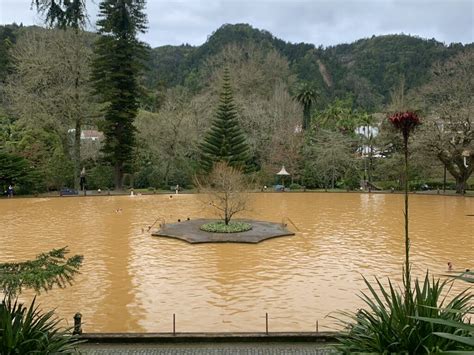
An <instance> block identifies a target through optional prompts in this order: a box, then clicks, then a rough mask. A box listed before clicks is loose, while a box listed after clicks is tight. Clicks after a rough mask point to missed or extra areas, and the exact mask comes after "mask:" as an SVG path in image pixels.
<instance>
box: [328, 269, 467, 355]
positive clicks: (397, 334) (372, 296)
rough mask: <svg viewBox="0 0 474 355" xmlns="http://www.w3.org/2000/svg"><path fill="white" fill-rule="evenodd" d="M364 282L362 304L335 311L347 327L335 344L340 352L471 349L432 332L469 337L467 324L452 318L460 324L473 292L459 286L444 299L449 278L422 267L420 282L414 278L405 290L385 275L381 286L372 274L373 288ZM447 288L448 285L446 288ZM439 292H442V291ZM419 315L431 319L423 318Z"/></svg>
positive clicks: (413, 352) (418, 351)
mask: <svg viewBox="0 0 474 355" xmlns="http://www.w3.org/2000/svg"><path fill="white" fill-rule="evenodd" d="M364 281H365V284H366V285H367V287H368V290H369V291H368V292H367V293H362V295H361V298H362V300H363V301H364V303H365V306H366V307H365V308H364V309H361V310H359V311H358V312H357V313H355V314H353V313H348V312H341V313H342V316H343V319H342V320H341V319H340V318H338V320H339V321H340V322H342V324H343V325H344V327H345V329H347V331H348V334H347V336H346V337H341V338H340V339H339V341H340V344H339V345H338V346H337V348H338V350H340V351H342V352H344V353H357V352H362V353H406V354H431V353H435V352H438V351H440V350H443V351H446V350H472V348H470V347H469V345H468V344H463V343H460V342H457V341H456V340H455V339H452V338H450V337H449V336H448V337H440V336H438V335H437V334H438V333H443V334H450V335H455V336H458V337H469V336H470V333H469V330H467V329H465V328H463V327H457V326H455V324H466V322H465V317H466V315H467V314H469V313H470V312H472V310H473V306H472V301H473V295H472V294H471V293H470V292H469V290H465V291H463V292H461V293H459V294H457V295H455V296H454V297H453V298H452V299H451V300H450V301H449V302H448V301H447V298H446V297H447V293H446V292H444V290H445V288H446V287H447V286H450V285H448V283H450V282H451V281H449V280H444V281H440V280H439V279H437V280H435V279H434V278H431V280H430V277H429V275H428V273H426V276H425V278H424V280H423V281H422V282H420V281H419V280H418V279H416V280H415V282H414V288H413V290H411V292H409V293H408V295H409V297H410V299H408V300H406V299H405V297H406V295H407V293H406V292H404V291H405V290H403V291H401V290H400V289H398V288H396V287H394V285H393V284H392V282H391V281H390V280H389V281H388V286H384V285H383V284H382V282H381V281H380V280H379V279H376V284H377V287H376V288H378V291H377V290H376V288H374V287H373V286H372V285H371V283H370V282H369V281H368V280H367V279H365V278H364ZM448 291H449V290H448ZM443 295H444V296H443ZM425 318H429V319H432V320H434V321H433V322H427V321H425Z"/></svg>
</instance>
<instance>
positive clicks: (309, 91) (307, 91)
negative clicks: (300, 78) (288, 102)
mask: <svg viewBox="0 0 474 355" xmlns="http://www.w3.org/2000/svg"><path fill="white" fill-rule="evenodd" d="M316 97H317V91H316V89H315V88H314V87H312V86H311V85H309V84H308V83H304V84H302V85H300V86H299V87H298V89H297V93H296V96H295V100H296V101H298V102H299V103H300V104H301V105H302V106H303V129H304V130H306V129H308V128H309V126H310V123H311V106H312V105H313V103H314V102H315V101H316Z"/></svg>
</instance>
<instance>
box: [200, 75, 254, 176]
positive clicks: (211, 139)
mask: <svg viewBox="0 0 474 355" xmlns="http://www.w3.org/2000/svg"><path fill="white" fill-rule="evenodd" d="M223 79H224V80H223V81H224V83H223V86H222V91H221V94H220V99H219V106H218V107H217V113H216V116H215V119H214V121H213V123H212V126H211V129H210V130H209V132H208V133H207V135H206V137H205V138H204V142H203V143H202V144H201V152H202V158H201V166H202V168H203V169H204V170H205V171H207V172H209V171H210V170H211V169H212V167H213V165H214V163H216V162H218V161H225V162H227V163H228V164H229V165H230V166H232V167H236V168H239V169H245V168H246V163H247V161H248V159H249V147H248V145H247V141H246V138H245V135H244V133H243V131H242V129H241V128H240V126H239V122H238V120H237V111H236V108H235V104H234V98H233V95H232V89H231V86H230V74H229V70H228V69H227V68H226V69H225V71H224V78H223Z"/></svg>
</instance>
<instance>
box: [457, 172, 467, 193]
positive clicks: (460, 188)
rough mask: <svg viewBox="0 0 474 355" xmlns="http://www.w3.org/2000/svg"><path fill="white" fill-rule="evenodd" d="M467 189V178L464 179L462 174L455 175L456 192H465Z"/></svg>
mask: <svg viewBox="0 0 474 355" xmlns="http://www.w3.org/2000/svg"><path fill="white" fill-rule="evenodd" d="M466 189H467V179H464V176H458V177H456V193H457V194H463V195H464V194H465V193H466Z"/></svg>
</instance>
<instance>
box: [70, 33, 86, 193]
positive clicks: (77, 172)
mask: <svg viewBox="0 0 474 355" xmlns="http://www.w3.org/2000/svg"><path fill="white" fill-rule="evenodd" d="M75 36H76V41H77V43H79V37H78V30H77V29H76V30H75ZM77 43H76V45H75V57H76V58H75V59H76V60H77V59H78V58H79V56H80V55H81V54H80V53H79V48H78V45H77ZM75 63H76V64H77V62H76V61H75ZM74 69H75V74H76V75H75V76H76V77H75V78H74V106H75V107H74V116H73V117H74V118H75V125H76V127H75V129H76V131H75V132H74V158H73V159H74V189H76V190H79V187H80V179H81V178H80V176H81V130H82V111H81V104H80V98H79V80H80V79H81V74H80V73H79V69H78V64H77V66H76V68H74ZM84 189H85V188H84Z"/></svg>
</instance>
